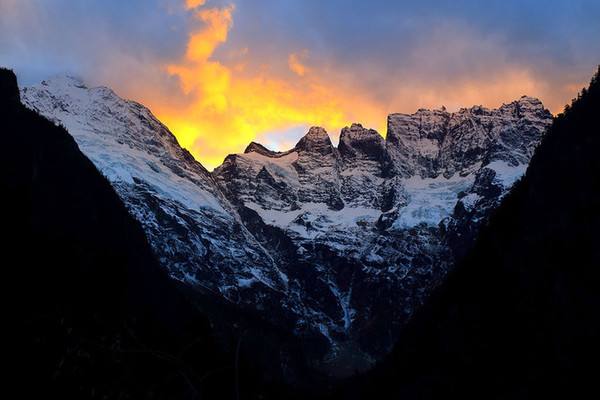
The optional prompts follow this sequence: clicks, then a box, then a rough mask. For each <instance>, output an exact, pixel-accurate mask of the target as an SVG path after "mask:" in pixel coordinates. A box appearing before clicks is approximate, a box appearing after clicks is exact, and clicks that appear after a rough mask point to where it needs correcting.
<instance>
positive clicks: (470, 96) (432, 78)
mask: <svg viewBox="0 0 600 400" xmlns="http://www.w3.org/2000/svg"><path fill="white" fill-rule="evenodd" d="M599 21H600V3H599V2H597V1H593V0H572V1H568V2H567V1H559V0H548V1H544V2H541V1H537V0H519V1H517V0H503V1H499V0H498V1H496V0H490V1H489V2H480V1H476V0H453V1H445V0H438V1H433V0H423V1H418V2H417V1H413V2H389V1H384V0H373V1H370V2H347V1H342V0H331V1H327V2H323V1H317V0H290V1H280V0H262V1H254V0H252V1H250V0H209V1H206V0H130V1H127V2H123V1H121V0H105V1H97V2H92V1H89V2H73V1H70V0H0V63H2V64H3V65H6V66H9V67H12V68H15V69H16V70H17V73H18V75H19V78H20V80H21V82H22V83H26V84H28V83H34V82H36V81H39V80H41V79H44V78H46V77H47V76H49V75H53V74H56V73H62V72H69V73H75V74H78V75H81V76H82V77H83V78H85V79H86V80H88V81H89V82H90V83H91V84H104V85H109V86H111V87H113V88H115V89H116V90H117V92H118V93H119V94H121V95H122V96H124V97H128V98H132V99H134V100H137V101H140V102H141V103H143V104H146V105H148V106H150V108H151V109H152V110H153V111H154V112H155V114H157V116H158V117H159V118H160V119H161V120H163V121H164V122H165V123H166V124H167V126H169V127H170V128H171V130H172V131H173V132H174V133H175V134H176V136H177V137H178V139H179V140H180V142H181V143H182V145H183V146H185V147H187V148H189V149H190V150H191V151H192V152H193V154H194V155H195V156H196V157H197V158H198V159H199V160H200V161H201V162H202V163H204V164H205V165H206V166H207V167H209V168H210V167H214V166H216V165H218V164H219V163H220V162H221V161H222V159H223V158H224V157H225V156H226V155H227V154H228V153H232V152H239V151H242V150H243V149H244V147H245V146H246V145H247V144H248V143H249V142H250V141H251V140H263V141H265V144H267V145H270V146H273V147H277V148H278V149H280V150H282V149H285V148H286V147H291V146H292V145H293V143H294V142H295V141H296V140H297V138H298V137H299V136H300V135H301V134H302V132H304V131H305V130H306V128H307V127H308V126H310V125H322V126H325V127H326V129H327V130H328V131H329V132H330V134H331V135H332V136H333V137H334V139H335V137H336V136H337V134H339V130H340V129H341V128H342V127H343V126H345V125H347V124H350V123H352V122H361V123H363V124H364V125H366V126H369V127H373V128H375V129H377V130H378V131H380V132H381V133H382V134H384V133H385V123H386V116H387V114H388V113H391V112H407V113H410V112H414V111H415V110H416V109H418V108H422V107H425V108H435V107H440V106H442V105H445V106H446V107H447V108H449V109H457V108H459V107H468V106H471V105H474V104H481V105H485V106H488V107H495V106H498V105H500V104H502V103H503V102H509V101H512V100H514V99H515V98H518V97H519V96H521V95H523V94H528V95H532V96H538V97H540V98H541V99H542V101H544V103H545V104H546V105H547V106H548V107H549V108H550V109H551V110H552V111H554V112H558V111H560V110H561V109H562V107H563V104H565V103H566V102H568V101H569V100H570V99H571V98H572V97H573V96H575V94H576V92H577V90H578V88H580V87H582V86H584V85H585V84H586V82H587V80H588V79H589V76H590V75H591V74H592V72H593V71H594V70H595V67H596V65H597V63H598V62H599V61H600V41H598V40H596V38H597V37H599V36H600V22H599ZM309 56H310V59H309Z"/></svg>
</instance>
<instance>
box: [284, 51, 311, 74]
mask: <svg viewBox="0 0 600 400" xmlns="http://www.w3.org/2000/svg"><path fill="white" fill-rule="evenodd" d="M307 57H308V50H303V51H302V52H301V53H291V54H290V55H289V56H288V66H289V67H290V71H292V72H293V73H295V74H296V75H298V76H304V75H306V72H307V71H308V67H307V66H306V65H304V60H305V59H306V58H307Z"/></svg>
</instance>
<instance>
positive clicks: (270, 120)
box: [153, 2, 370, 168]
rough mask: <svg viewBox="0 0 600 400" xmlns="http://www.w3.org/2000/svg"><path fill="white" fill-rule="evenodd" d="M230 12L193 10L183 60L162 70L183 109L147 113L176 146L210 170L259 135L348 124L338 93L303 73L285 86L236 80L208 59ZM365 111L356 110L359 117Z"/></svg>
mask: <svg viewBox="0 0 600 400" xmlns="http://www.w3.org/2000/svg"><path fill="white" fill-rule="evenodd" d="M189 4H190V3H189V2H188V3H187V5H189ZM234 9H235V8H234V6H229V7H225V8H201V9H199V10H198V9H197V10H196V11H195V13H196V14H195V16H196V18H198V19H199V20H200V21H201V22H202V23H203V25H202V27H201V28H199V29H198V30H196V31H194V32H193V33H192V34H191V35H190V37H189V42H188V46H187V51H186V54H185V57H184V59H182V60H180V61H178V62H177V63H173V64H171V65H168V66H167V67H166V69H167V71H168V73H169V74H171V75H172V76H176V77H177V78H178V79H179V81H180V83H181V90H182V91H183V93H184V94H185V95H186V96H188V98H189V102H188V103H187V105H185V106H184V107H181V106H177V107H170V106H169V104H160V103H159V104H156V102H154V103H155V104H154V105H153V109H154V110H155V112H156V113H157V115H158V116H159V118H161V119H162V120H163V121H164V122H165V123H166V124H167V126H169V128H170V129H171V130H172V131H173V132H174V133H175V135H176V136H177V138H178V139H179V141H180V143H181V144H182V146H184V147H186V148H189V149H190V151H192V153H193V154H194V155H195V156H196V157H197V158H198V159H199V160H200V161H201V162H202V163H203V164H204V165H205V166H207V167H208V168H214V167H215V166H217V165H219V164H220V163H221V162H222V161H223V158H224V157H225V156H226V155H227V154H229V153H234V152H239V151H240V150H243V148H244V147H245V146H246V145H247V144H248V143H249V142H250V141H252V140H253V139H255V138H256V137H257V136H259V135H260V134H261V133H265V132H273V131H277V130H281V131H284V130H287V129H289V128H292V127H295V126H302V125H306V124H313V125H321V126H324V127H326V128H329V129H330V130H339V129H341V127H343V126H344V125H346V124H348V122H349V121H350V119H349V115H350V114H349V113H347V112H345V111H344V110H345V105H344V102H343V101H341V100H340V93H339V92H336V91H334V90H332V88H330V87H328V86H326V85H324V84H322V83H320V82H318V80H316V79H311V78H310V77H308V76H306V75H307V74H308V71H309V70H308V69H306V68H303V69H302V74H298V75H305V78H306V79H302V80H299V81H286V80H284V79H282V78H276V77H272V76H269V74H268V72H267V71H259V72H257V73H256V74H254V75H251V76H248V75H242V74H239V73H238V68H235V67H231V68H230V67H228V66H226V65H224V64H223V63H220V62H219V61H216V60H213V59H212V58H211V57H212V56H213V54H214V51H215V50H216V49H217V48H218V47H219V46H220V45H221V44H222V43H224V42H225V41H226V40H227V35H228V32H229V29H230V28H231V26H232V23H233V18H232V13H233V11H234ZM244 53H246V51H244V52H242V54H244ZM298 65H299V64H298ZM297 67H298V66H297ZM296 73H298V71H296ZM299 78H300V77H299ZM359 104H360V102H359ZM369 108H370V106H369V105H366V104H365V106H364V107H362V111H363V112H364V114H365V115H367V114H368V113H369Z"/></svg>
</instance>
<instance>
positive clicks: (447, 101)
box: [130, 0, 563, 169]
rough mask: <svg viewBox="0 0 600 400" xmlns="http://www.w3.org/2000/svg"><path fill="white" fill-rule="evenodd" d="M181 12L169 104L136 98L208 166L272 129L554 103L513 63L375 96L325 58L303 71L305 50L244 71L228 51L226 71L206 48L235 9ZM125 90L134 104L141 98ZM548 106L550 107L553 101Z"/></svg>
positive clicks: (199, 7) (394, 86)
mask: <svg viewBox="0 0 600 400" xmlns="http://www.w3.org/2000/svg"><path fill="white" fill-rule="evenodd" d="M185 6H186V8H187V9H188V10H190V12H193V13H194V16H195V18H196V19H197V20H198V22H199V23H200V25H199V26H198V27H197V28H196V29H194V30H193V31H192V32H191V34H190V35H189V39H188V43H187V50H186V52H185V54H184V55H183V57H181V59H179V60H175V61H173V62H172V63H171V64H169V65H167V66H165V67H164V68H165V70H166V72H167V73H168V75H169V76H171V77H172V78H175V79H176V80H177V81H178V84H179V90H180V94H179V95H178V99H177V100H176V101H174V100H173V96H172V95H171V96H170V97H168V96H161V94H160V93H158V94H156V93H155V94H154V95H153V96H151V95H150V93H149V92H148V91H147V90H146V91H142V92H144V94H143V95H142V97H144V98H143V99H141V100H142V102H145V103H147V104H149V105H150V106H151V107H152V109H153V111H154V112H155V113H156V114H157V116H158V117H159V118H160V119H161V120H162V121H163V122H164V123H165V124H166V125H167V126H168V127H169V128H170V129H171V130H172V131H173V133H174V134H175V135H176V136H177V138H178V140H179V141H180V143H181V145H182V146H184V147H186V148H188V149H189V150H190V151H191V152H192V153H193V154H194V156H195V157H196V158H197V159H198V160H200V161H201V162H202V163H203V164H204V165H205V166H206V167H207V168H209V169H212V168H214V167H216V166H218V165H219V164H220V163H221V162H222V161H223V159H224V157H225V156H226V155H227V154H230V153H237V152H240V151H243V149H244V148H245V146H246V145H247V144H248V143H249V142H250V141H252V140H256V139H257V138H258V140H260V138H261V137H262V136H263V135H265V134H267V133H268V134H269V135H271V137H272V135H273V133H276V132H286V131H289V130H290V129H293V128H300V127H302V128H303V127H307V126H310V125H319V126H323V127H325V128H326V129H327V130H328V132H329V133H330V135H331V136H332V137H333V138H334V139H335V138H336V137H337V135H338V134H339V132H340V130H341V128H343V127H344V126H346V125H349V124H350V123H352V122H361V123H363V125H365V126H368V127H372V128H375V129H377V130H378V131H379V132H380V133H382V134H385V128H386V126H385V124H386V117H387V115H388V114H389V113H392V112H408V113H410V112H414V111H415V110H417V109H418V108H422V107H426V108H437V107H440V106H442V105H445V106H446V107H447V108H448V109H449V110H456V109H458V108H459V107H468V106H471V105H484V106H487V107H496V106H499V105H501V104H502V103H503V102H508V101H512V100H514V99H517V98H519V97H520V96H521V95H523V94H528V95H534V96H539V97H541V99H542V101H544V100H546V99H548V98H550V99H555V98H556V96H555V93H554V92H552V90H554V89H552V88H550V87H548V86H546V85H545V84H544V83H543V81H540V80H538V79H536V77H535V76H534V75H533V74H531V73H530V72H529V71H527V70H526V69H523V68H519V67H513V66H505V67H503V68H499V70H498V71H495V72H494V71H490V73H489V74H486V75H485V76H482V77H467V78H464V77H463V78H461V79H457V80H453V81H448V82H443V81H442V82H433V81H424V80H404V81H399V80H396V81H394V80H392V79H390V80H389V82H387V80H386V82H387V83H386V84H387V86H389V92H392V94H393V96H391V97H387V98H383V99H382V98H381V96H380V97H377V96H376V95H375V94H373V93H371V92H372V90H370V88H369V87H368V83H366V81H367V79H364V81H363V79H361V78H362V77H360V76H357V75H356V72H355V71H352V70H349V69H344V66H336V65H335V63H334V62H331V63H329V64H326V65H328V66H327V67H324V66H323V65H324V64H314V63H311V66H310V68H309V67H307V66H306V61H307V57H308V51H307V50H300V51H299V52H292V53H291V54H288V55H284V56H283V57H284V60H285V57H286V56H287V67H288V68H289V71H291V72H292V73H293V74H290V73H289V71H288V72H287V73H285V71H284V72H281V71H273V70H272V69H271V68H269V66H266V67H264V66H263V68H246V63H245V62H244V59H245V58H250V57H252V48H243V49H238V50H235V49H234V50H230V53H231V54H235V56H236V57H237V61H236V62H235V63H233V64H232V65H229V64H227V63H225V62H222V61H220V60H218V59H217V58H216V57H215V51H216V50H217V49H218V48H219V47H220V46H221V45H223V44H224V43H226V42H227V39H228V34H229V32H230V30H231V29H232V26H233V14H234V11H235V7H234V6H233V5H231V6H228V7H222V8H217V7H208V6H206V5H205V1H202V0H187V1H186V3H185ZM249 65H250V64H249ZM383 79H385V78H383ZM130 93H131V92H130ZM132 94H133V95H134V96H135V97H138V98H139V97H140V96H139V95H140V94H141V92H139V91H138V95H137V96H136V94H135V93H132ZM562 101H563V100H562V99H561V100H560V107H562ZM550 108H551V110H552V111H553V112H557V111H560V110H559V107H554V105H553V104H552V105H550ZM286 141H287V142H288V143H286V144H291V143H289V138H286V139H285V140H284V138H282V140H281V141H279V142H280V144H283V143H285V142H286ZM282 146H283V145H282Z"/></svg>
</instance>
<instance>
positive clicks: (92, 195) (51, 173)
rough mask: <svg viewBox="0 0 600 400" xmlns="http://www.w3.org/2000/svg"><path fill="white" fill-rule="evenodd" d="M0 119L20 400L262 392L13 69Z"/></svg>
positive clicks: (2, 93)
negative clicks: (24, 96) (31, 100)
mask: <svg viewBox="0 0 600 400" xmlns="http://www.w3.org/2000/svg"><path fill="white" fill-rule="evenodd" d="M0 124H1V127H2V131H1V132H2V134H1V137H2V144H3V155H2V186H3V188H4V190H5V195H4V198H3V202H4V203H5V204H4V207H3V209H4V212H5V219H4V224H3V227H4V230H5V232H6V233H7V234H8V242H5V243H4V244H5V245H6V248H7V254H6V256H7V257H6V260H10V262H7V263H3V264H4V270H5V271H6V272H8V274H7V276H9V277H10V279H9V280H8V282H7V283H8V285H9V286H10V287H11V292H12V291H14V293H15V295H14V297H12V298H11V303H10V304H9V305H8V306H9V308H10V309H11V312H14V313H15V322H14V323H11V324H9V326H8V329H9V330H11V331H12V330H13V329H14V333H15V334H16V336H17V342H16V343H10V346H11V347H13V348H14V349H16V350H17V352H18V354H17V360H16V362H15V365H14V366H13V365H12V364H11V373H12V374H14V375H15V378H16V379H15V380H13V383H15V384H17V386H18V388H19V393H20V395H19V396H18V398H61V399H68V398H74V399H87V398H90V399H96V398H97V399H116V398H118V399H140V398H153V399H188V398H189V399H192V398H238V392H241V393H242V394H244V395H245V396H244V398H255V397H257V396H258V394H259V393H262V392H261V391H262V389H259V386H260V384H259V383H260V381H259V380H258V379H257V378H256V375H257V374H256V373H255V372H254V371H253V370H252V363H251V362H250V361H248V360H250V359H249V358H248V357H246V359H245V360H244V359H243V358H241V357H240V358H239V360H236V356H235V352H234V351H228V352H225V351H221V350H220V347H219V346H217V340H216V338H214V337H213V335H212V332H213V330H212V328H211V327H210V326H209V323H208V321H207V319H205V318H204V317H203V316H202V315H201V314H200V313H199V312H198V311H197V309H196V308H194V307H193V306H192V305H191V304H190V303H189V302H188V300H187V299H186V298H185V297H184V296H183V295H182V294H181V293H180V292H179V290H177V289H176V288H174V287H173V283H172V281H171V280H170V279H168V277H167V276H166V274H164V273H163V271H162V270H161V269H160V267H159V265H158V264H157V262H156V261H155V259H154V255H153V254H152V252H151V250H150V247H149V245H148V243H147V242H146V238H145V236H144V233H143V231H142V229H141V227H140V226H139V224H138V223H137V222H136V221H135V220H134V219H133V218H132V217H130V215H129V214H128V212H127V210H126V208H125V206H124V205H123V204H122V202H121V201H120V199H119V197H118V196H117V194H116V193H115V192H114V190H113V189H112V187H111V185H110V184H109V183H108V181H107V180H106V179H105V178H104V177H103V176H101V174H100V173H99V172H98V171H97V170H96V168H95V167H94V165H93V164H92V163H91V162H90V161H89V160H88V159H87V158H86V157H85V156H84V155H83V154H82V153H81V152H80V151H79V149H78V147H77V145H76V143H75V141H74V140H73V138H72V137H71V136H70V135H69V134H68V133H67V132H66V131H65V130H64V129H63V128H62V127H57V126H55V125H54V124H53V123H51V122H49V121H48V120H46V119H45V118H43V117H41V116H39V115H38V114H36V113H35V112H33V111H30V110H28V109H26V108H25V107H23V106H22V105H21V103H20V101H19V91H18V88H17V82H16V77H15V75H14V74H13V73H12V72H11V71H8V70H0ZM215 312H216V311H215ZM12 374H11V375H12Z"/></svg>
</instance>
